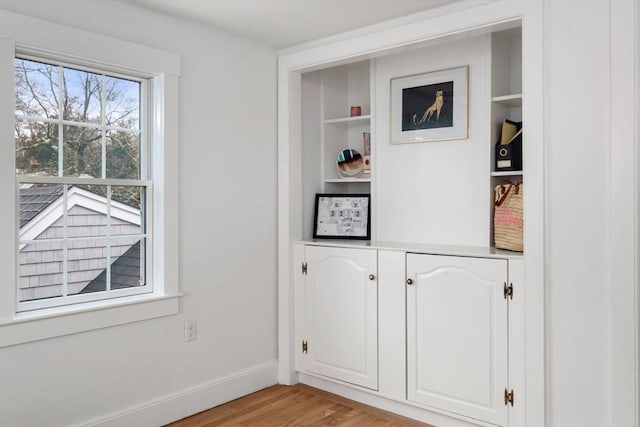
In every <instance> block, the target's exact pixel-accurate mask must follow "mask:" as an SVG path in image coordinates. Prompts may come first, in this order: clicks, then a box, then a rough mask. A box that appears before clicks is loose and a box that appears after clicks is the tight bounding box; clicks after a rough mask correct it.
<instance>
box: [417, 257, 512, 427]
mask: <svg viewBox="0 0 640 427" xmlns="http://www.w3.org/2000/svg"><path fill="white" fill-rule="evenodd" d="M507 283H508V261H507V260H506V259H487V258H469V257H456V256H440V255H427V254H412V253H410V254H407V285H408V286H407V380H408V383H407V391H408V396H407V398H408V400H410V401H412V402H416V403H420V404H424V405H427V406H430V407H435V408H440V409H446V410H448V411H451V412H455V413H458V414H463V415H468V416H470V417H472V418H476V419H479V420H483V421H487V422H491V423H494V424H497V425H507V411H508V406H506V405H505V403H504V402H503V401H502V400H503V396H504V392H505V389H508V356H507V355H508V347H507V339H508V336H507V334H508V330H507V326H508V322H509V319H508V311H507V305H508V298H506V297H505V296H506V295H505V293H504V289H505V286H507Z"/></svg>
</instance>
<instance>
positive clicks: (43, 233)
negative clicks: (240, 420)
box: [19, 184, 64, 250]
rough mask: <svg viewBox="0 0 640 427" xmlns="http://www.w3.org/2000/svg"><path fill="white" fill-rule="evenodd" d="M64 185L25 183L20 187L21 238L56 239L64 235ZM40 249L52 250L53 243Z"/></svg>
mask: <svg viewBox="0 0 640 427" xmlns="http://www.w3.org/2000/svg"><path fill="white" fill-rule="evenodd" d="M62 197H63V186H62V185H58V184H23V185H22V186H21V187H20V198H19V199H20V200H19V202H20V203H19V204H20V206H19V210H20V212H19V216H20V240H21V241H22V240H43V239H56V238H62V237H63V236H64V229H63V228H64V217H63V216H62ZM38 250H51V244H50V243H47V244H46V245H41V247H39V248H38Z"/></svg>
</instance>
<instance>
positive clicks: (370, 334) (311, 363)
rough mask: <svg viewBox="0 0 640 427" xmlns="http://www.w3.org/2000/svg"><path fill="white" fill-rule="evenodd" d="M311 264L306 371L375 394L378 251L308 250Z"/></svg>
mask: <svg viewBox="0 0 640 427" xmlns="http://www.w3.org/2000/svg"><path fill="white" fill-rule="evenodd" d="M307 263H308V275H307V279H306V284H305V287H306V289H305V292H306V302H305V312H306V317H307V319H306V320H307V322H306V326H307V331H306V332H307V336H308V361H307V363H306V364H305V366H306V367H307V369H308V370H309V371H311V372H315V373H318V374H322V375H326V376H329V377H332V378H337V379H340V380H343V381H347V382H351V383H354V384H358V385H361V386H363V387H368V388H373V389H377V385H378V375H377V374H378V371H377V368H378V366H377V365H378V361H377V355H378V354H377V347H378V340H377V332H378V331H377V280H376V279H375V275H376V252H375V251H372V250H362V249H341V248H323V247H307ZM369 275H373V280H371V279H370V278H369Z"/></svg>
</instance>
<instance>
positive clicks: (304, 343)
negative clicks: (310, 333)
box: [302, 341, 309, 353]
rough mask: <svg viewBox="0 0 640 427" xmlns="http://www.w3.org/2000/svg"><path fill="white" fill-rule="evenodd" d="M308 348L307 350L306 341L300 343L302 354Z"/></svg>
mask: <svg viewBox="0 0 640 427" xmlns="http://www.w3.org/2000/svg"><path fill="white" fill-rule="evenodd" d="M308 348H309V345H308V343H307V342H306V341H302V352H303V353H306V352H307V349H308Z"/></svg>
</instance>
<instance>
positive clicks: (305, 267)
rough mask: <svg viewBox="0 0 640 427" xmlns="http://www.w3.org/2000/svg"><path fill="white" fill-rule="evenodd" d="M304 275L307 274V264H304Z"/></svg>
mask: <svg viewBox="0 0 640 427" xmlns="http://www.w3.org/2000/svg"><path fill="white" fill-rule="evenodd" d="M302 274H304V275H306V274H307V263H306V262H303V263H302Z"/></svg>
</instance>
